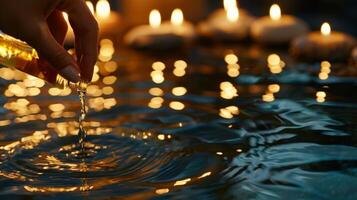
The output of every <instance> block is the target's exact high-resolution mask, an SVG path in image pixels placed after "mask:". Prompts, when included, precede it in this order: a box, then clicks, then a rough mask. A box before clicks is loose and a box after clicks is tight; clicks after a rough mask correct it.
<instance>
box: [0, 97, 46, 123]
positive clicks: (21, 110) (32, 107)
mask: <svg viewBox="0 0 357 200" xmlns="http://www.w3.org/2000/svg"><path fill="white" fill-rule="evenodd" d="M4 108H6V109H8V110H11V111H13V112H15V113H16V114H17V115H18V116H23V115H28V116H25V117H22V118H21V117H18V118H16V119H15V121H16V122H26V121H30V120H36V119H43V115H32V114H37V113H39V112H40V107H39V106H38V105H37V104H30V102H29V101H28V100H27V99H17V100H16V101H14V102H8V103H5V104H4Z"/></svg>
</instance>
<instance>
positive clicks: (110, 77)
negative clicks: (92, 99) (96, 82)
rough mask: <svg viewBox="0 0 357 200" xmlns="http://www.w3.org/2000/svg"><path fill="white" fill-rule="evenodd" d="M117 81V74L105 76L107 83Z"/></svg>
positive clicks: (104, 79)
mask: <svg viewBox="0 0 357 200" xmlns="http://www.w3.org/2000/svg"><path fill="white" fill-rule="evenodd" d="M116 81H117V77H116V76H106V77H104V78H103V83H104V84H105V85H113V84H114V83H115V82H116Z"/></svg>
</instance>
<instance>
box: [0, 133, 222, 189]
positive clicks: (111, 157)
mask: <svg viewBox="0 0 357 200" xmlns="http://www.w3.org/2000/svg"><path fill="white" fill-rule="evenodd" d="M195 145H198V144H197V141H191V140H187V139H183V138H179V137H174V136H173V135H170V134H156V133H153V132H141V131H137V130H133V129H125V128H116V129H114V130H111V131H110V132H108V133H106V134H104V135H89V136H88V138H87V141H86V143H85V151H87V152H91V154H90V156H88V157H86V158H81V157H78V156H77V155H76V154H77V152H78V151H80V149H79V147H78V138H77V136H66V137H58V136H57V135H56V134H53V133H51V132H48V131H37V132H35V133H34V134H33V135H32V136H28V137H26V138H22V139H21V140H20V141H16V142H13V143H11V144H9V145H7V146H4V147H2V148H1V150H0V152H1V156H2V157H1V161H0V162H1V165H0V170H1V175H3V176H6V177H7V178H9V179H11V180H12V181H11V182H12V183H13V184H17V185H18V184H20V183H21V184H23V185H24V186H23V188H17V189H16V190H19V191H21V190H24V191H28V192H45V193H48V192H55V193H61V192H72V193H73V192H83V191H87V190H91V191H94V192H95V191H103V190H106V189H108V188H111V187H120V186H121V185H122V187H129V186H130V187H132V188H131V189H132V190H133V192H134V191H135V193H137V192H139V191H141V192H145V193H148V194H157V193H166V192H165V191H167V192H168V191H170V190H174V189H175V187H180V186H182V185H186V184H191V183H194V182H197V181H200V179H203V178H205V177H207V176H210V175H211V174H212V173H213V172H212V171H211V170H214V169H218V168H219V167H220V166H221V165H222V164H223V163H222V160H221V159H220V158H219V157H218V156H216V155H214V154H213V155H209V154H207V153H200V152H194V151H193V150H192V147H193V146H195ZM200 163H201V164H202V165H199V164H200ZM203 163H204V164H203ZM190 165H192V166H195V169H194V170H192V169H190V168H189V166H190ZM3 181H5V180H3V179H2V180H0V182H2V183H1V184H4V182H3ZM134 188H135V190H134ZM7 189H9V188H7ZM3 190H6V188H3ZM156 190H158V191H156ZM128 192H129V193H130V191H128V190H125V192H124V193H128ZM124 193H123V195H124ZM125 195H126V194H125Z"/></svg>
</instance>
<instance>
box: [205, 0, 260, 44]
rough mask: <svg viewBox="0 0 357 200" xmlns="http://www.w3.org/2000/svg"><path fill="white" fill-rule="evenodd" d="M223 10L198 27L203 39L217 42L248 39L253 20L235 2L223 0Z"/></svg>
mask: <svg viewBox="0 0 357 200" xmlns="http://www.w3.org/2000/svg"><path fill="white" fill-rule="evenodd" d="M223 6H224V9H219V10H217V11H215V12H214V13H213V14H212V15H210V16H209V18H208V20H207V21H205V22H203V23H201V24H200V25H199V27H198V30H199V33H200V34H201V35H202V36H203V37H207V38H214V39H218V40H242V39H245V38H247V37H248V35H249V30H250V25H251V24H252V22H253V21H254V18H253V17H252V16H251V15H249V14H248V12H246V11H245V10H243V9H239V8H238V6H237V2H236V0H224V1H223Z"/></svg>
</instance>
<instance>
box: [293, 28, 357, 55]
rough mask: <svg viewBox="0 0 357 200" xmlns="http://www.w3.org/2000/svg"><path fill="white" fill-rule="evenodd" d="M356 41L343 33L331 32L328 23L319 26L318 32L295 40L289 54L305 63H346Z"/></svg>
mask: <svg viewBox="0 0 357 200" xmlns="http://www.w3.org/2000/svg"><path fill="white" fill-rule="evenodd" d="M356 44H357V43H356V40H355V39H354V38H353V37H352V36H350V35H347V34H345V33H341V32H336V31H332V30H331V26H330V24H329V23H327V22H325V23H323V24H322V25H321V29H320V31H315V32H312V33H310V34H308V35H306V36H301V37H298V38H296V39H295V40H294V41H293V43H292V47H291V53H292V55H293V56H295V57H296V58H297V59H300V60H305V61H322V60H327V61H344V62H345V61H347V60H348V58H349V57H350V55H351V52H352V49H353V48H354V47H355V46H356Z"/></svg>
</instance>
